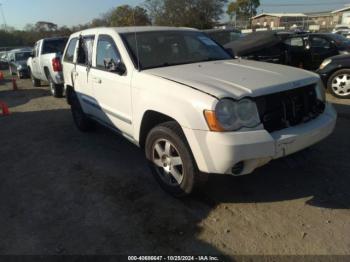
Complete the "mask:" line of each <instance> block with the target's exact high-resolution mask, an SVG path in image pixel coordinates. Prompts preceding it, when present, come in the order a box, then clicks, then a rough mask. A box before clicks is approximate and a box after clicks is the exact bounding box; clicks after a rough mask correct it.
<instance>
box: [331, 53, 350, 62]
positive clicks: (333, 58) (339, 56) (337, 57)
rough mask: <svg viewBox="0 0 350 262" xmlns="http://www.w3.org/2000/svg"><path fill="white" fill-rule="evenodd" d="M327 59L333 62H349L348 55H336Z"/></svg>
mask: <svg viewBox="0 0 350 262" xmlns="http://www.w3.org/2000/svg"><path fill="white" fill-rule="evenodd" d="M328 59H332V60H333V61H335V60H350V54H349V55H336V56H332V57H329V58H328Z"/></svg>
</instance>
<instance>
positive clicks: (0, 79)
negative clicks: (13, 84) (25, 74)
mask: <svg viewBox="0 0 350 262" xmlns="http://www.w3.org/2000/svg"><path fill="white" fill-rule="evenodd" d="M3 80H4V73H3V72H1V71H0V81H3Z"/></svg>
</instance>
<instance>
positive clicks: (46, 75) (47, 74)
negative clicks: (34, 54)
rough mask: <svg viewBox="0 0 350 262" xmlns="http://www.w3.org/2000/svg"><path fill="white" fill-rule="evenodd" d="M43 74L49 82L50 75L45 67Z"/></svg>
mask: <svg viewBox="0 0 350 262" xmlns="http://www.w3.org/2000/svg"><path fill="white" fill-rule="evenodd" d="M44 73H45V77H46V79H47V81H49V80H50V77H51V73H50V70H49V68H48V67H47V66H45V67H44Z"/></svg>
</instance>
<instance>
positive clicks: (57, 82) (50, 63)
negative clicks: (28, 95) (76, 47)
mask: <svg viewBox="0 0 350 262" xmlns="http://www.w3.org/2000/svg"><path fill="white" fill-rule="evenodd" d="M66 43H67V38H65V37H57V38H46V39H41V40H39V41H38V42H36V43H35V46H34V49H33V54H32V56H31V57H30V58H29V59H28V61H27V65H28V68H29V72H30V76H31V79H32V82H33V86H34V87H38V86H40V85H41V81H47V82H49V86H50V91H51V94H52V95H53V96H54V97H62V96H63V91H64V89H63V73H62V65H61V56H62V53H63V51H64V48H65V46H66Z"/></svg>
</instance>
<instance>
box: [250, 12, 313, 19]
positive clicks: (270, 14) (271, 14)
mask: <svg viewBox="0 0 350 262" xmlns="http://www.w3.org/2000/svg"><path fill="white" fill-rule="evenodd" d="M262 16H274V17H306V15H305V14H302V13H262V14H260V15H256V16H254V17H252V19H256V18H259V17H262Z"/></svg>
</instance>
